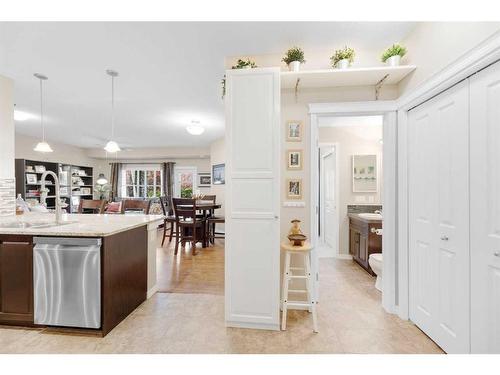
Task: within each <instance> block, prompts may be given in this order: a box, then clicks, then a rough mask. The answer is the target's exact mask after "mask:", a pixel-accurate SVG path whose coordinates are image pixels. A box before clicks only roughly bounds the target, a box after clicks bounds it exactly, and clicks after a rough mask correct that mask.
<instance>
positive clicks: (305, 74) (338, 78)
mask: <svg viewBox="0 0 500 375" xmlns="http://www.w3.org/2000/svg"><path fill="white" fill-rule="evenodd" d="M415 69H416V66H415V65H401V66H393V67H391V66H377V67H372V68H347V69H325V70H303V71H299V72H281V88H282V89H293V88H295V86H296V84H297V79H300V81H299V84H298V87H299V88H308V87H310V88H318V87H345V86H374V85H376V84H377V83H379V82H380V81H381V80H382V79H384V77H385V76H387V78H386V79H385V80H384V82H383V84H384V85H394V84H397V83H398V82H399V81H401V80H402V79H403V78H404V77H406V76H407V75H408V74H410V73H411V72H412V71H413V70H415Z"/></svg>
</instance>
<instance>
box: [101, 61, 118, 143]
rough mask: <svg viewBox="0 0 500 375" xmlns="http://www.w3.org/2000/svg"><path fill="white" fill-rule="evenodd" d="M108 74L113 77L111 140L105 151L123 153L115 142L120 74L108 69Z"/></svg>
mask: <svg viewBox="0 0 500 375" xmlns="http://www.w3.org/2000/svg"><path fill="white" fill-rule="evenodd" d="M106 74H107V75H108V76H110V77H111V139H110V140H109V141H108V143H106V146H104V149H105V150H106V151H107V152H111V153H114V152H118V151H121V150H120V146H118V143H116V142H115V141H114V140H113V139H114V137H115V77H118V72H115V71H114V70H111V69H108V70H106Z"/></svg>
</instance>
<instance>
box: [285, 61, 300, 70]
mask: <svg viewBox="0 0 500 375" xmlns="http://www.w3.org/2000/svg"><path fill="white" fill-rule="evenodd" d="M288 70H289V71H291V72H298V71H299V70H300V61H292V62H291V63H290V64H288Z"/></svg>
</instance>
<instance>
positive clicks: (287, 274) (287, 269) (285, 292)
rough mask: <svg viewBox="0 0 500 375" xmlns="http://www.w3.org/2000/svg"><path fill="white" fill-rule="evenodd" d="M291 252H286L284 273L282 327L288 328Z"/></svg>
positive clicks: (283, 328)
mask: <svg viewBox="0 0 500 375" xmlns="http://www.w3.org/2000/svg"><path fill="white" fill-rule="evenodd" d="M290 257H291V254H290V252H288V251H287V252H286V254H285V270H284V273H283V313H282V315H281V329H282V330H283V331H285V330H286V314H287V310H288V308H287V304H288V283H289V282H290Z"/></svg>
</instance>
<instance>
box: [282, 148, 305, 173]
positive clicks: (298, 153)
mask: <svg viewBox="0 0 500 375" xmlns="http://www.w3.org/2000/svg"><path fill="white" fill-rule="evenodd" d="M286 156H287V169H288V170H293V171H300V170H301V169H302V150H287V152H286Z"/></svg>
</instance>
